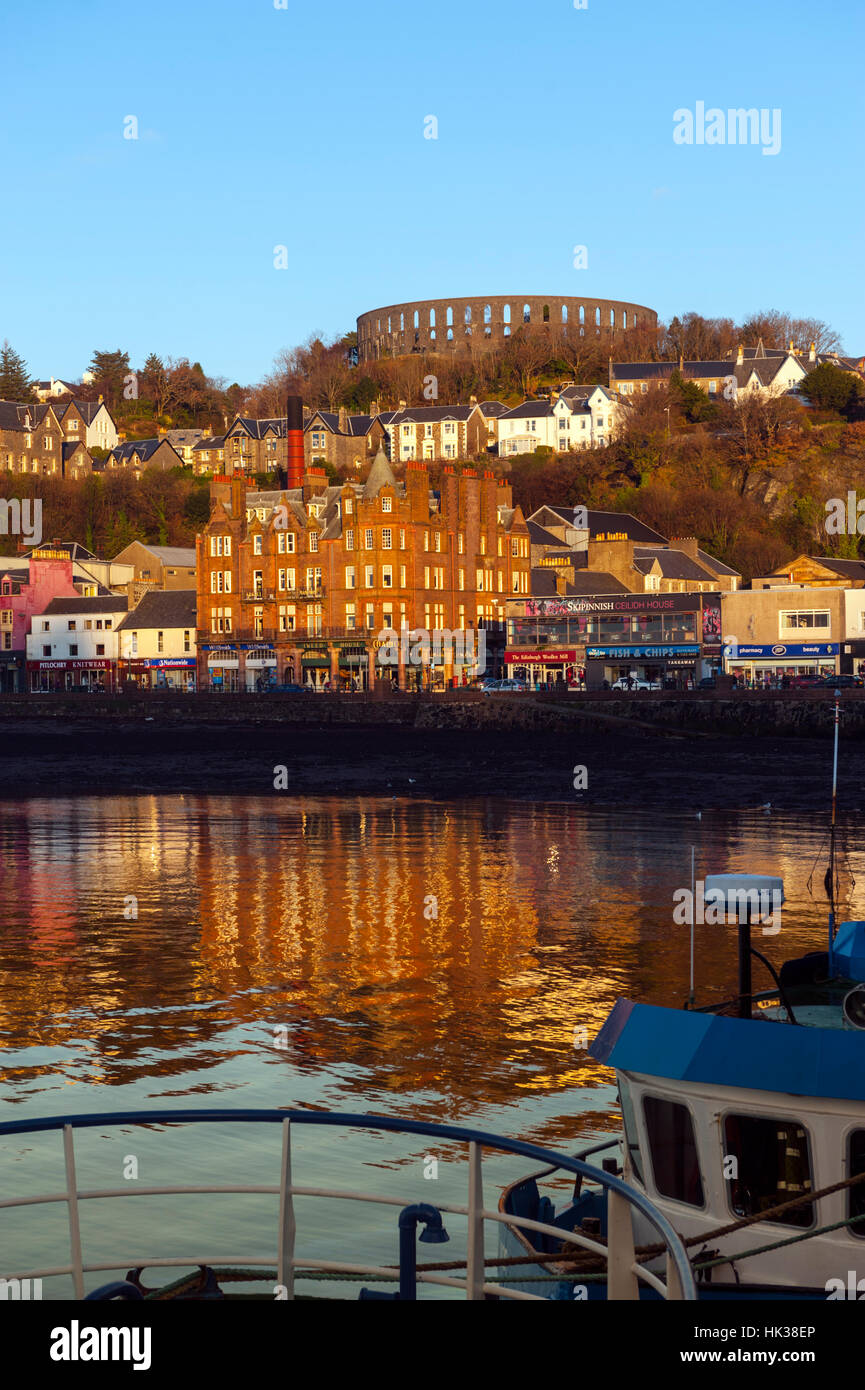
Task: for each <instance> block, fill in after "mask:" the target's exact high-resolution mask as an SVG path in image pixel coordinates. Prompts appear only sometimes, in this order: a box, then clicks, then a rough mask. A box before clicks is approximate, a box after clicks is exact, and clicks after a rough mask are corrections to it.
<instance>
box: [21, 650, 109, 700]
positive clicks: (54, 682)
mask: <svg viewBox="0 0 865 1390" xmlns="http://www.w3.org/2000/svg"><path fill="white" fill-rule="evenodd" d="M27 674H28V677H29V683H30V690H31V693H32V694H34V695H42V694H48V693H60V692H63V691H67V690H69V691H79V692H83V691H90V692H93V693H94V694H96V693H98V694H108V693H110V692H111V691H112V690H113V689H114V663H113V662H111V661H108V660H106V659H105V658H102V657H93V658H92V659H91V658H88V657H82V658H78V659H75V658H72V659H70V660H67V661H28V662H27Z"/></svg>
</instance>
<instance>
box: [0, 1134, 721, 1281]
mask: <svg viewBox="0 0 865 1390" xmlns="http://www.w3.org/2000/svg"><path fill="white" fill-rule="evenodd" d="M231 1122H240V1123H269V1124H274V1123H276V1124H279V1125H280V1126H281V1131H282V1163H281V1173H280V1181H279V1183H278V1184H276V1183H274V1184H270V1183H197V1184H189V1183H174V1184H166V1185H161V1186H148V1187H139V1186H138V1185H137V1184H136V1186H135V1187H130V1186H129V1185H128V1184H127V1185H126V1186H125V1187H122V1188H120V1187H106V1188H94V1189H82V1188H80V1187H79V1186H78V1181H77V1178H76V1169H75V1143H74V1133H75V1130H76V1129H82V1128H94V1127H97V1126H98V1127H105V1126H108V1125H124V1126H125V1125H129V1124H141V1125H148V1126H153V1125H155V1124H166V1125H179V1124H189V1123H231ZM297 1125H302V1126H305V1125H328V1126H339V1127H342V1128H351V1129H358V1128H360V1129H367V1130H386V1131H391V1132H397V1133H403V1134H417V1135H422V1136H425V1137H432V1138H437V1139H444V1140H448V1141H450V1142H462V1143H464V1144H466V1145H467V1146H468V1170H469V1173H468V1176H469V1181H468V1201H467V1202H466V1203H465V1204H462V1203H454V1202H437V1203H436V1204H435V1207H434V1208H433V1207H431V1206H428V1205H427V1204H423V1208H422V1209H423V1210H424V1211H425V1212H427V1213H428V1212H433V1213H434V1214H437V1213H448V1214H452V1215H458V1216H461V1217H465V1219H466V1222H467V1234H468V1240H467V1251H466V1256H467V1257H466V1260H465V1269H466V1272H465V1277H464V1278H460V1277H457V1276H456V1275H450V1274H445V1273H443V1272H439V1271H435V1270H431V1269H430V1270H425V1269H423V1268H420V1269H417V1271H416V1272H415V1270H414V1268H412V1270H411V1281H412V1282H413V1281H414V1280H416V1282H417V1283H421V1284H433V1285H441V1286H443V1287H447V1288H453V1289H457V1290H460V1291H461V1292H463V1293H464V1294H465V1296H466V1298H468V1299H472V1300H477V1299H483V1298H487V1297H494V1298H508V1299H514V1300H521V1301H523V1300H529V1301H541V1302H543V1301H545V1300H544V1299H543V1296H542V1295H540V1294H534V1293H529V1292H527V1291H525V1290H519V1289H516V1288H511V1287H508V1286H507V1285H506V1284H502V1283H499V1282H496V1281H493V1280H489V1279H487V1267H486V1262H485V1254H484V1236H485V1231H486V1223H487V1222H492V1223H497V1224H499V1225H505V1226H509V1227H517V1228H519V1229H520V1230H524V1231H528V1232H533V1233H535V1234H538V1235H546V1236H552V1237H554V1238H555V1239H557V1240H559V1241H563V1240H566V1241H567V1243H568V1245H569V1246H579V1247H580V1248H581V1249H583V1250H586V1251H588V1252H590V1253H591V1254H594V1255H597V1256H600V1257H601V1258H602V1259H603V1260H604V1261H605V1264H606V1271H607V1297H608V1298H609V1299H636V1298H638V1297H639V1286H640V1282H643V1283H645V1284H646V1285H648V1286H649V1287H650V1288H652V1289H653V1290H654V1291H655V1292H656V1293H657V1294H659V1295H661V1297H663V1298H667V1299H684V1300H688V1301H693V1300H695V1299H696V1297H697V1295H696V1290H695V1286H694V1279H693V1274H692V1270H691V1265H690V1262H689V1260H688V1256H687V1253H686V1251H685V1248H684V1246H683V1244H682V1241H681V1239H680V1238H679V1236H678V1235H677V1234H676V1232H675V1230H674V1229H673V1227H672V1226H671V1225H670V1224H669V1222H668V1221H667V1219H666V1217H665V1216H664V1215H663V1214H662V1213H661V1212H660V1211H659V1210H658V1209H657V1208H656V1207H655V1206H654V1205H653V1203H652V1202H650V1201H649V1199H648V1198H647V1197H645V1196H644V1195H643V1194H642V1193H640V1192H638V1191H637V1190H636V1189H635V1188H632V1187H630V1186H628V1184H626V1183H624V1182H623V1181H622V1180H621V1179H620V1178H619V1177H618V1176H616V1175H614V1174H612V1173H608V1172H605V1171H603V1170H601V1169H598V1168H593V1167H591V1166H590V1165H589V1164H587V1163H585V1162H583V1161H582V1160H581V1159H577V1158H571V1157H569V1156H567V1155H563V1154H557V1153H554V1152H552V1151H550V1150H548V1149H543V1148H540V1147H538V1146H537V1145H534V1144H526V1143H523V1142H522V1141H521V1140H515V1139H509V1138H506V1137H505V1136H502V1135H496V1134H490V1133H485V1132H483V1131H480V1130H473V1129H466V1128H459V1127H455V1126H450V1125H436V1124H428V1123H426V1122H420V1121H411V1120H402V1119H398V1118H391V1117H389V1116H379V1115H355V1114H339V1113H335V1112H329V1111H318V1110H316V1111H285V1110H234V1111H232V1110H175V1111H172V1110H159V1111H132V1112H118V1113H115V1114H98V1115H74V1116H56V1117H52V1118H50V1119H45V1120H35V1121H27V1120H21V1121H11V1122H6V1123H4V1124H0V1142H2V1140H3V1139H4V1138H6V1137H7V1136H9V1135H12V1134H26V1133H31V1134H32V1133H34V1132H39V1131H45V1130H59V1131H61V1132H62V1138H63V1154H64V1163H65V1177H66V1186H65V1188H64V1189H63V1190H61V1191H56V1192H46V1193H41V1194H37V1195H31V1196H26V1197H8V1198H3V1199H0V1210H8V1209H10V1208H19V1207H26V1206H41V1205H46V1204H50V1203H58V1202H62V1203H65V1204H66V1206H67V1211H68V1233H69V1248H70V1258H69V1260H68V1262H64V1263H61V1264H55V1265H50V1266H42V1267H40V1268H33V1269H22V1270H19V1271H17V1272H15V1273H9V1274H6V1275H5V1279H6V1284H7V1285H11V1284H12V1283H13V1282H14V1281H15V1280H19V1281H24V1280H33V1279H45V1278H49V1277H53V1276H62V1275H66V1276H70V1275H71V1277H72V1283H73V1288H74V1294H75V1297H76V1298H78V1299H83V1298H85V1297H86V1294H85V1280H84V1276H85V1275H86V1274H92V1273H98V1272H104V1271H108V1270H133V1269H134V1270H141V1269H146V1268H156V1269H166V1268H173V1267H178V1268H189V1267H190V1266H193V1267H194V1266H206V1267H218V1266H231V1267H238V1266H239V1267H241V1268H243V1269H248V1270H255V1269H262V1270H271V1271H272V1270H274V1269H275V1271H276V1281H277V1288H276V1289H275V1290H274V1296H276V1297H280V1298H286V1299H293V1298H294V1297H295V1283H296V1281H297V1280H298V1279H300V1280H302V1279H303V1278H304V1274H305V1273H307V1272H315V1273H319V1274H325V1275H326V1274H327V1273H331V1274H335V1275H342V1276H351V1275H356V1276H357V1277H358V1279H362V1278H363V1277H364V1276H367V1277H375V1278H377V1279H381V1280H393V1282H394V1283H399V1284H400V1288H401V1290H402V1288H403V1285H402V1281H401V1274H402V1273H403V1271H402V1270H401V1269H398V1268H397V1267H396V1266H393V1265H391V1266H386V1265H374V1264H357V1263H352V1262H346V1261H335V1260H319V1259H314V1258H310V1257H308V1256H305V1255H298V1254H297V1250H296V1238H297V1220H296V1213H295V1199H296V1198H298V1197H318V1198H328V1199H332V1200H337V1201H352V1202H370V1203H375V1204H378V1205H381V1206H392V1207H399V1208H402V1209H406V1200H405V1198H404V1197H397V1196H385V1195H382V1194H381V1193H374V1192H363V1191H355V1190H346V1189H339V1188H327V1187H309V1186H306V1185H304V1184H302V1183H297V1182H295V1181H294V1176H293V1171H292V1129H293V1127H294V1126H297ZM485 1148H487V1149H492V1150H496V1151H498V1152H499V1153H501V1152H506V1153H511V1154H519V1155H523V1156H525V1157H527V1158H532V1159H538V1160H540V1161H542V1162H544V1163H552V1164H553V1165H554V1166H555V1167H557V1168H559V1169H564V1170H566V1171H569V1172H572V1173H574V1174H576V1175H578V1176H579V1177H581V1178H585V1179H591V1180H592V1181H593V1182H596V1183H599V1184H600V1185H601V1186H602V1187H603V1188H605V1189H606V1193H607V1226H608V1239H607V1243H606V1244H604V1243H603V1242H601V1241H599V1240H596V1239H593V1238H592V1236H591V1235H589V1234H587V1233H586V1232H584V1231H581V1230H573V1231H571V1230H566V1229H564V1228H563V1227H561V1226H555V1225H552V1224H550V1223H548V1222H543V1221H534V1220H532V1219H531V1218H529V1217H524V1216H516V1215H511V1214H508V1213H504V1212H499V1211H491V1210H489V1208H487V1207H486V1206H485V1205H484V1195H483V1171H482V1156H483V1150H484V1149H485ZM193 1193H195V1194H206V1193H233V1194H253V1193H259V1194H267V1195H273V1196H277V1197H278V1198H279V1221H278V1239H277V1249H276V1256H275V1258H274V1254H273V1253H270V1254H267V1255H263V1254H261V1253H260V1252H259V1253H255V1252H253V1253H245V1252H244V1253H237V1252H236V1251H235V1252H230V1253H227V1254H220V1253H214V1252H213V1251H204V1250H199V1251H194V1252H193V1253H190V1254H188V1255H183V1256H163V1255H159V1254H155V1253H153V1252H152V1251H150V1252H143V1253H142V1252H131V1253H128V1254H126V1253H124V1254H118V1255H116V1256H114V1257H112V1259H110V1260H102V1261H91V1260H86V1259H85V1257H84V1251H83V1245H82V1238H81V1223H80V1204H81V1203H82V1202H88V1201H94V1200H97V1199H101V1198H119V1197H123V1198H134V1197H153V1196H172V1195H184V1196H186V1195H190V1194H193ZM408 1210H409V1211H415V1210H418V1208H408ZM635 1211H638V1212H640V1213H641V1214H642V1215H643V1216H644V1217H645V1218H646V1219H647V1220H648V1221H649V1222H650V1224H651V1225H652V1226H654V1228H655V1230H656V1231H657V1232H658V1236H659V1238H660V1240H661V1241H662V1242H663V1245H664V1247H665V1250H666V1271H665V1278H664V1279H661V1278H660V1276H659V1275H657V1274H655V1273H653V1272H652V1271H650V1270H649V1269H647V1268H646V1267H645V1265H644V1264H641V1263H640V1262H639V1261H638V1260H637V1258H636V1254H635V1248H634V1233H633V1222H632V1217H633V1214H634V1212H635ZM421 1219H423V1218H421ZM411 1241H412V1247H413V1244H414V1227H413V1225H412V1235H411ZM559 1258H560V1259H562V1260H567V1259H568V1256H567V1255H562V1256H560V1257H559ZM412 1259H413V1255H412ZM654 1262H655V1261H653V1263H654ZM492 1263H494V1264H497V1263H499V1261H496V1260H493V1261H492ZM262 1277H263V1278H264V1277H265V1276H264V1275H263V1276H262ZM537 1279H538V1275H537V1274H536V1273H532V1272H530V1270H528V1269H527V1270H526V1282H528V1283H532V1282H536V1281H537ZM558 1279H559V1282H563V1283H565V1284H569V1283H573V1284H579V1283H580V1274H579V1272H577V1271H574V1272H573V1273H570V1272H569V1273H567V1274H561V1273H559V1274H558ZM400 1296H401V1297H404V1296H406V1295H404V1294H402V1293H401V1294H400ZM408 1296H409V1297H412V1296H413V1294H409V1295H408Z"/></svg>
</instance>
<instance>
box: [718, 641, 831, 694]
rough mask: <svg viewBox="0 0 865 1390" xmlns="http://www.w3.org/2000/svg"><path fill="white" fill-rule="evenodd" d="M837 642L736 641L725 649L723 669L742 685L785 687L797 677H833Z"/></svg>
mask: <svg viewBox="0 0 865 1390" xmlns="http://www.w3.org/2000/svg"><path fill="white" fill-rule="evenodd" d="M839 651H840V646H839V643H837V642H774V643H768V644H764V645H760V644H751V645H748V644H743V643H734V644H732V645H729V646H727V647H725V648H724V668H725V670H726V672H727V675H729V676H734V677H735V678H736V680H737V682H738V683H739V684H740V685H744V686H752V687H757V688H759V687H760V686H783V685H784V683H785V681H789V680H790V679H791V678H793V677H796V676H834V675H835V674H836V670H837V662H838V655H839Z"/></svg>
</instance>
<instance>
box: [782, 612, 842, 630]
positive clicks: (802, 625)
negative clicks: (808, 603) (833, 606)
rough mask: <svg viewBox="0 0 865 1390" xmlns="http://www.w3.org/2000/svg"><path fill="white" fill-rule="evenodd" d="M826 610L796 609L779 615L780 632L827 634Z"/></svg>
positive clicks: (828, 625)
mask: <svg viewBox="0 0 865 1390" xmlns="http://www.w3.org/2000/svg"><path fill="white" fill-rule="evenodd" d="M830 625H831V619H830V613H829V609H828V608H796V609H792V610H788V611H787V612H782V613H781V632H782V634H783V633H786V632H828V631H829V628H830Z"/></svg>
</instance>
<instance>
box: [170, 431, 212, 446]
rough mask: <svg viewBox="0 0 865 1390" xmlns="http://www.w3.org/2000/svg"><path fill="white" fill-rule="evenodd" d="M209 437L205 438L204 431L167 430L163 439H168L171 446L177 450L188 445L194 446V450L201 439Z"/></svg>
mask: <svg viewBox="0 0 865 1390" xmlns="http://www.w3.org/2000/svg"><path fill="white" fill-rule="evenodd" d="M207 437H208V436H205V434H204V431H203V430H166V431H165V434H164V435H163V436H162V438H163V439H167V440H168V442H169V444H171V445H173V447H174V448H177V447H178V445H179V446H180V447H181V448H183V447H185V446H186V445H187V444H192V446H193V448H194V447H195V444H196V442H197V441H198V440H199V439H202V438H207Z"/></svg>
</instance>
